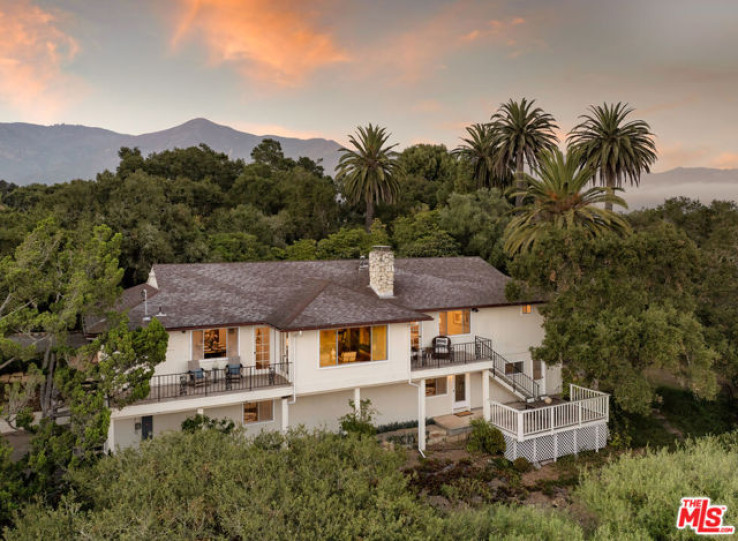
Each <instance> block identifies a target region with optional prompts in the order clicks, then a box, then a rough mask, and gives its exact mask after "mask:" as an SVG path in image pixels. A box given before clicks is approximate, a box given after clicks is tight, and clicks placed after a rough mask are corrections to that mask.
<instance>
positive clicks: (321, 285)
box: [268, 279, 331, 328]
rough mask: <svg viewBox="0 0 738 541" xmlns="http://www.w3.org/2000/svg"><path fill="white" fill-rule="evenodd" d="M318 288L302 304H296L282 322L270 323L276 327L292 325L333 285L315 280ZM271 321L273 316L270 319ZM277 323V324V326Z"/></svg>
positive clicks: (326, 281) (329, 282)
mask: <svg viewBox="0 0 738 541" xmlns="http://www.w3.org/2000/svg"><path fill="white" fill-rule="evenodd" d="M315 282H316V285H317V287H316V288H315V290H314V291H313V292H312V293H309V294H308V295H306V296H305V297H303V298H302V300H301V302H299V303H297V304H295V306H294V308H293V309H292V311H291V312H289V313H288V314H287V315H286V316H285V317H284V318H283V319H282V320H281V321H279V322H274V321H273V320H272V321H270V323H273V324H274V326H275V327H277V328H280V327H282V328H283V327H286V326H287V325H289V324H290V323H292V322H293V321H294V320H295V319H296V318H297V316H299V315H300V314H302V312H303V311H304V310H305V308H307V307H308V306H309V305H310V303H312V302H313V301H314V300H315V299H316V298H317V297H318V296H319V295H320V294H321V293H323V291H325V289H326V288H327V287H328V286H329V285H330V284H331V281H330V280H317V279H315ZM268 319H270V320H271V316H270V317H269V318H268ZM275 323H276V324H275Z"/></svg>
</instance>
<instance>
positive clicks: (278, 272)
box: [124, 257, 514, 330]
mask: <svg viewBox="0 0 738 541" xmlns="http://www.w3.org/2000/svg"><path fill="white" fill-rule="evenodd" d="M153 273H154V275H155V277H156V283H157V286H158V287H157V289H158V292H154V291H149V314H150V315H152V314H156V313H157V312H158V311H159V310H161V312H162V313H164V314H165V316H164V317H161V318H160V321H161V322H162V323H163V324H164V326H165V327H167V328H168V329H187V328H198V327H211V326H225V325H249V324H268V325H271V326H273V327H276V328H278V329H282V330H306V329H316V328H327V327H339V326H348V325H361V324H372V323H392V322H403V321H418V320H422V319H428V317H427V316H425V315H424V314H422V313H421V312H424V311H430V310H443V309H453V308H473V307H482V306H499V305H507V304H514V303H510V302H508V301H507V300H506V299H505V292H504V291H505V284H506V283H507V281H508V280H509V278H508V277H507V276H505V275H504V274H502V273H501V272H500V271H498V270H497V269H495V268H494V267H492V266H491V265H489V264H487V263H486V262H485V261H484V260H482V259H480V258H478V257H454V258H415V259H399V258H398V259H395V296H394V297H393V298H391V299H380V298H379V297H377V295H376V294H375V293H374V292H373V291H372V289H371V288H370V287H369V271H368V269H366V268H364V269H360V268H359V262H358V261H356V260H344V261H275V262H258V263H194V264H180V265H154V268H153ZM141 287H142V286H137V288H138V289H137V291H135V292H131V290H126V295H125V298H126V300H127V302H125V303H124V304H126V305H128V306H127V307H128V308H130V311H129V315H130V317H131V322H132V323H133V324H136V325H140V324H141V323H142V321H143V316H144V311H143V303H141V302H139V303H138V304H136V305H135V306H130V304H129V303H131V302H132V299H134V298H135V297H136V295H138V297H139V298H140V288H141ZM132 289H133V288H132ZM147 289H148V288H147Z"/></svg>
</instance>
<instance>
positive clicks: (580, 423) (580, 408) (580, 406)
mask: <svg viewBox="0 0 738 541" xmlns="http://www.w3.org/2000/svg"><path fill="white" fill-rule="evenodd" d="M579 426H582V403H581V402H579Z"/></svg>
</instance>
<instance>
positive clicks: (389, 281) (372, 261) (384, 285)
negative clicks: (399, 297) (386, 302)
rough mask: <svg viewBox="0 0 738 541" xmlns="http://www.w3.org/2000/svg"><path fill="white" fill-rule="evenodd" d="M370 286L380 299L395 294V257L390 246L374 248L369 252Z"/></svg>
mask: <svg viewBox="0 0 738 541" xmlns="http://www.w3.org/2000/svg"><path fill="white" fill-rule="evenodd" d="M369 286H371V288H372V289H373V290H374V293H376V294H377V295H378V296H379V297H382V298H388V297H393V296H394V294H395V255H394V254H393V253H392V248H390V247H389V246H374V247H373V248H372V251H371V252H369Z"/></svg>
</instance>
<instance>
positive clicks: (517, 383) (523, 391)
mask: <svg viewBox="0 0 738 541" xmlns="http://www.w3.org/2000/svg"><path fill="white" fill-rule="evenodd" d="M479 362H491V363H492V364H491V366H490V372H491V373H492V375H493V376H494V377H495V379H497V380H498V381H501V382H502V383H503V384H504V385H505V386H506V387H508V388H509V389H510V390H511V391H512V392H514V393H515V394H517V395H518V396H520V397H522V398H526V399H537V398H538V397H539V396H540V394H541V393H540V388H539V385H538V383H536V382H535V381H534V380H533V378H531V377H530V376H528V375H527V374H525V373H524V372H523V371H521V370H520V369H519V368H518V366H517V364H518V363H512V362H509V361H508V360H507V359H505V358H504V357H503V356H502V355H500V354H499V353H497V352H496V351H495V350H494V349H493V348H492V340H490V339H489V338H482V337H481V336H475V337H474V341H473V342H464V343H461V344H453V345H452V346H451V351H447V352H437V351H434V349H433V348H432V347H428V348H424V349H423V350H421V351H414V352H413V354H412V358H411V361H410V368H411V369H412V370H428V369H432V368H445V367H449V366H457V365H465V364H472V363H479Z"/></svg>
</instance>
